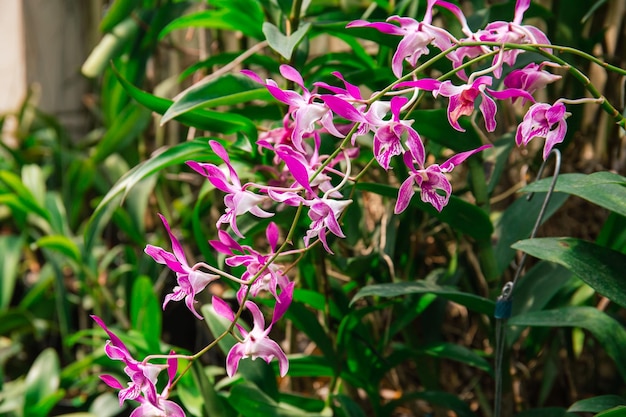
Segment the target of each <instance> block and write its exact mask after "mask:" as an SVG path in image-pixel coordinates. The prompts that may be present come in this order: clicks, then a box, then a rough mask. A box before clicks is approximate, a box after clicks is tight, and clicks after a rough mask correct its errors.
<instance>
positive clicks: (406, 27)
mask: <svg viewBox="0 0 626 417" xmlns="http://www.w3.org/2000/svg"><path fill="white" fill-rule="evenodd" d="M435 3H437V1H436V0H428V4H427V6H426V13H425V15H424V18H423V19H422V21H421V22H418V21H416V20H415V19H412V18H410V17H400V16H391V17H390V18H388V19H387V22H389V21H391V22H398V23H399V24H400V27H398V26H396V25H393V24H391V23H385V22H377V23H370V22H367V21H364V20H355V21H353V22H350V23H349V24H348V25H347V26H346V27H348V28H350V27H372V28H375V29H377V30H378V31H380V32H382V33H387V34H390V35H399V36H402V37H403V38H402V40H401V41H400V43H399V44H398V48H397V49H396V52H395V53H394V55H393V58H392V60H391V69H392V71H393V74H394V75H395V76H396V77H397V78H401V77H402V62H403V61H404V60H406V61H407V62H408V63H409V64H410V65H411V67H415V66H416V65H417V60H418V59H419V58H420V57H421V56H422V55H425V54H428V45H434V46H435V47H436V48H438V49H440V50H442V51H444V50H446V49H448V48H450V47H452V42H453V40H454V37H453V36H452V35H450V34H449V33H448V32H447V31H445V30H444V29H442V28H439V27H437V26H433V25H431V22H432V8H433V6H434V5H435Z"/></svg>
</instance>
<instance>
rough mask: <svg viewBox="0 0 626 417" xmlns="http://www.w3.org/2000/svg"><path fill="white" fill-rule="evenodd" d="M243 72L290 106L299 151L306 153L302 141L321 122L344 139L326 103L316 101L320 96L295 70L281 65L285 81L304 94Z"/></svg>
mask: <svg viewBox="0 0 626 417" xmlns="http://www.w3.org/2000/svg"><path fill="white" fill-rule="evenodd" d="M241 72H242V74H244V75H246V76H248V77H250V78H251V79H253V80H254V81H256V82H258V83H259V84H263V85H264V86H265V87H266V88H267V90H268V91H269V92H270V94H271V95H273V96H274V98H276V99H277V100H279V101H281V102H283V103H285V104H288V105H289V114H290V115H291V117H292V118H293V120H294V122H295V125H294V127H293V131H292V135H291V139H292V141H293V145H294V147H295V148H296V149H297V150H299V151H301V152H304V146H303V143H302V140H303V138H304V137H305V136H306V135H308V134H311V133H313V132H314V131H315V123H316V122H320V123H321V125H322V126H323V127H324V128H325V129H326V130H327V131H328V132H329V133H330V134H332V135H334V136H337V137H343V134H342V133H341V132H339V131H338V130H337V129H336V128H335V126H334V125H333V120H332V114H331V113H330V110H329V109H328V107H326V106H325V105H324V103H322V102H319V101H316V99H317V98H318V95H317V94H315V93H312V92H310V91H309V90H308V89H307V88H306V87H305V86H304V80H303V79H302V75H300V73H299V72H298V71H297V70H296V69H295V68H293V67H291V66H289V65H281V66H280V74H281V75H282V76H283V77H285V79H287V80H289V81H291V82H293V83H295V84H297V85H298V86H299V87H300V88H301V89H302V94H300V93H297V92H295V91H293V90H282V89H280V88H279V87H278V84H276V81H274V80H266V81H265V82H263V80H262V79H261V77H259V76H258V75H257V74H255V73H254V72H253V71H250V70H242V71H241Z"/></svg>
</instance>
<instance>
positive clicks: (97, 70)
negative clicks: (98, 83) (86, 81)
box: [80, 0, 139, 78]
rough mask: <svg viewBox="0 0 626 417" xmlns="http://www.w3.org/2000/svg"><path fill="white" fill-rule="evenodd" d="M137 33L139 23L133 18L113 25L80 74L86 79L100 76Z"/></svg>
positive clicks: (92, 52) (86, 61) (90, 55)
mask: <svg viewBox="0 0 626 417" xmlns="http://www.w3.org/2000/svg"><path fill="white" fill-rule="evenodd" d="M119 1H125V0H118V2H119ZM138 33H139V22H138V20H137V19H135V18H133V17H127V18H126V19H125V20H123V21H122V22H120V23H118V24H117V25H115V27H114V28H113V30H111V32H110V33H107V34H106V35H104V36H103V37H102V39H101V40H100V42H99V43H98V45H96V47H95V48H94V49H93V51H91V53H90V54H89V57H87V59H86V60H85V63H84V64H83V66H82V68H81V69H80V71H81V72H82V74H83V75H84V76H85V77H87V78H96V77H98V76H99V75H101V74H102V73H103V72H104V70H105V69H106V68H107V67H108V65H109V62H111V60H112V59H113V58H115V57H117V56H118V55H119V54H120V53H121V52H122V51H123V50H124V48H125V47H126V46H127V45H132V43H133V40H134V39H135V38H136V37H137V34H138Z"/></svg>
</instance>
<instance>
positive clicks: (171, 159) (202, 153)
mask: <svg viewBox="0 0 626 417" xmlns="http://www.w3.org/2000/svg"><path fill="white" fill-rule="evenodd" d="M190 159H193V160H196V161H201V162H214V163H218V162H219V161H220V159H219V158H218V157H217V156H215V155H214V154H213V153H212V151H211V148H210V147H209V145H208V144H207V139H203V138H199V139H194V140H192V141H188V142H184V143H181V144H178V145H175V146H172V147H171V148H168V149H166V150H165V151H164V152H161V153H159V154H158V155H156V156H153V157H152V158H150V159H148V160H146V161H144V162H142V163H140V164H139V165H137V166H135V167H134V168H132V169H131V170H130V171H128V172H127V173H126V174H125V175H124V176H123V177H122V178H121V179H120V180H119V181H118V182H117V183H116V184H115V185H114V186H113V187H112V188H111V190H109V192H108V193H107V194H106V195H105V196H104V198H103V199H102V201H100V203H99V204H98V206H97V207H96V209H95V210H94V212H93V214H92V215H91V218H90V219H89V222H88V223H87V227H86V229H85V233H84V239H85V252H86V253H89V252H90V251H91V248H92V246H93V244H94V241H95V239H96V236H97V235H98V234H99V233H100V231H101V229H102V227H104V224H105V223H106V222H107V221H108V220H109V219H110V217H111V213H112V211H113V210H114V209H115V208H116V206H117V205H119V204H120V203H121V202H122V201H123V198H124V196H125V195H126V194H127V193H128V192H130V190H131V189H132V188H133V187H134V186H135V185H137V184H138V183H139V182H140V181H141V180H143V179H144V178H146V177H149V176H150V175H153V174H155V173H156V172H159V171H161V170H163V169H164V168H166V167H169V166H172V165H178V164H183V163H184V162H185V161H188V160H190Z"/></svg>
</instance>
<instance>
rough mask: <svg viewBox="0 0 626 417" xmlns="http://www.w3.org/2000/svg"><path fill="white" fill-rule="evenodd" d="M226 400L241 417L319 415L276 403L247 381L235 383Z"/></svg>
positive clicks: (303, 416)
mask: <svg viewBox="0 0 626 417" xmlns="http://www.w3.org/2000/svg"><path fill="white" fill-rule="evenodd" d="M228 402H229V404H230V405H231V406H232V407H233V408H234V409H235V410H237V412H239V413H240V414H241V415H242V416H243V417H259V416H263V417H318V416H320V417H321V415H320V414H317V413H309V412H306V411H303V410H300V409H298V408H295V407H293V406H290V405H287V404H283V403H277V402H276V401H274V400H273V399H272V398H270V397H268V396H267V395H266V394H265V393H264V392H263V391H261V390H260V389H259V388H258V387H257V386H256V385H253V384H250V383H247V382H244V383H242V384H237V385H235V386H234V387H233V388H232V389H231V391H230V396H229V398H228Z"/></svg>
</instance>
